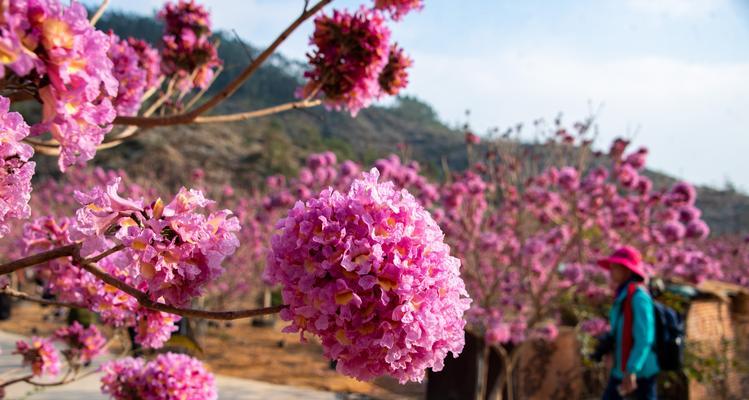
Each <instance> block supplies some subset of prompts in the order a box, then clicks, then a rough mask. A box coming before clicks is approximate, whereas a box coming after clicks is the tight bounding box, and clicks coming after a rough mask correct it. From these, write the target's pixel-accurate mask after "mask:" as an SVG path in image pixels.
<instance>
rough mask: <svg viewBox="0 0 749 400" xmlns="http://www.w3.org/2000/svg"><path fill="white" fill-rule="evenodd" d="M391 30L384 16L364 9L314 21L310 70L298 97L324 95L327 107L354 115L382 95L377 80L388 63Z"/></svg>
mask: <svg viewBox="0 0 749 400" xmlns="http://www.w3.org/2000/svg"><path fill="white" fill-rule="evenodd" d="M389 38H390V30H389V29H388V28H387V27H386V26H385V21H384V19H383V18H382V15H381V14H380V13H379V12H377V11H373V10H368V9H366V8H364V7H362V8H360V9H359V11H358V12H355V13H353V14H351V13H349V12H348V11H338V10H335V11H333V15H332V16H328V15H325V14H322V15H320V16H319V17H317V18H316V19H315V32H314V33H313V34H312V38H311V39H310V43H311V44H312V45H314V46H315V47H316V48H315V50H314V51H313V52H312V54H310V55H309V56H308V58H309V63H310V66H311V67H312V69H311V70H309V71H307V72H305V73H304V77H305V78H307V79H308V82H307V84H306V85H305V86H304V87H302V88H300V89H299V90H298V93H297V95H298V96H299V97H302V98H305V97H310V96H315V95H316V93H318V92H319V93H321V94H324V103H325V105H326V107H328V108H332V109H335V110H343V109H346V110H348V111H349V112H350V113H351V115H352V116H356V114H357V113H358V112H359V110H361V109H362V108H364V107H367V106H369V104H371V102H372V100H373V99H374V98H375V97H377V96H378V95H379V93H380V84H379V82H378V78H379V77H380V74H381V73H382V71H383V69H384V68H385V65H386V64H387V62H388V55H389V53H390V52H389V45H388V40H389Z"/></svg>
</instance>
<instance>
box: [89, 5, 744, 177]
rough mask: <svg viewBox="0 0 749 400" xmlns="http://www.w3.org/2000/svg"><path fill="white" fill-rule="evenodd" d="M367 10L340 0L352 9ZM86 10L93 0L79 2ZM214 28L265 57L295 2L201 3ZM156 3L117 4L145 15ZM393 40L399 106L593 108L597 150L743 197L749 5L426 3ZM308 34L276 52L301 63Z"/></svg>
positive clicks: (573, 111) (492, 113) (495, 115)
mask: <svg viewBox="0 0 749 400" xmlns="http://www.w3.org/2000/svg"><path fill="white" fill-rule="evenodd" d="M369 1H370V0H358V1H354V0H336V1H334V2H333V6H334V7H348V8H353V7H357V6H358V5H359V4H362V3H365V2H366V3H368V2H369ZM86 3H87V4H95V3H96V2H94V1H86ZM203 3H204V4H206V5H207V6H208V7H209V8H210V9H211V11H212V15H213V21H214V25H215V26H216V27H217V28H220V29H235V30H236V31H237V32H238V33H239V34H240V36H242V37H243V38H244V39H246V40H248V41H250V42H251V43H253V44H254V45H255V46H264V45H265V44H267V43H269V42H270V41H271V40H273V39H274V38H275V36H276V35H277V34H278V33H279V32H280V31H281V30H283V28H284V27H285V26H286V25H287V24H288V22H289V21H290V20H291V19H292V18H294V17H296V15H297V14H298V13H299V12H300V11H301V7H302V4H303V1H302V0H214V1H204V2H203ZM161 4H163V2H162V1H157V0H128V1H124V0H113V1H112V2H111V7H113V8H118V9H124V10H131V11H136V12H139V13H149V12H151V11H152V10H154V9H156V8H159V7H160V6H161ZM392 28H393V37H394V39H395V40H397V41H398V42H399V43H400V44H401V45H402V46H403V47H405V48H406V49H407V51H408V52H409V53H410V54H411V55H412V57H413V58H414V59H415V65H414V68H413V71H412V77H411V85H410V86H409V88H408V90H407V93H408V94H413V95H416V96H419V97H421V98H423V99H425V100H426V101H428V102H429V103H431V104H432V105H433V106H434V107H435V109H436V110H437V111H438V113H439V115H440V116H441V118H442V119H443V120H445V121H446V122H448V123H451V124H457V123H462V122H464V111H465V110H466V109H470V110H471V118H470V123H471V124H472V126H473V127H474V128H475V129H476V130H477V131H478V132H482V131H485V130H487V129H488V128H490V127H494V126H498V127H500V128H504V127H507V126H510V125H514V124H515V123H518V122H525V123H529V122H531V121H532V120H534V119H536V118H540V117H543V118H546V119H547V120H551V119H553V118H554V117H555V116H556V115H557V114H558V113H559V112H562V113H563V114H564V115H565V120H566V121H567V122H572V121H574V120H576V119H581V118H584V117H586V116H587V115H588V114H589V113H590V112H591V110H593V109H598V108H599V107H600V109H601V111H600V113H599V114H598V115H599V117H598V123H599V127H600V136H599V141H598V143H599V145H600V146H601V147H605V146H606V145H607V144H608V143H609V142H610V140H611V139H612V138H614V137H616V136H622V135H623V136H626V137H630V138H631V139H633V141H634V142H635V144H637V145H645V146H647V147H649V148H650V150H651V156H650V159H649V164H650V166H651V167H653V168H655V169H657V170H661V171H664V172H668V173H670V174H674V175H677V176H679V177H683V178H686V179H689V180H690V181H694V182H697V183H701V184H710V185H713V186H723V184H724V183H725V181H726V180H730V181H732V182H733V183H734V184H735V185H737V186H738V187H739V188H740V189H742V190H743V191H744V192H747V191H749V1H746V0H616V1H615V0H580V1H541V0H525V1H519V0H512V1H510V0H465V1H454V0H426V8H425V9H424V10H423V11H422V12H421V13H418V14H410V15H408V16H407V17H406V18H405V19H404V20H403V21H402V22H401V23H399V24H397V25H395V26H393V27H392ZM310 32H311V24H309V23H308V24H306V25H305V26H303V27H302V28H301V29H300V30H299V31H297V32H296V33H295V34H294V35H293V36H292V37H291V38H290V39H289V40H288V41H287V42H286V43H285V44H284V45H283V46H282V47H281V49H280V51H281V52H282V53H283V54H284V55H286V56H288V57H292V58H296V59H302V58H303V57H304V54H305V51H306V50H307V37H308V36H309V34H310Z"/></svg>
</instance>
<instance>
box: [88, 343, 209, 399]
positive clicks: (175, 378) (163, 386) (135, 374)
mask: <svg viewBox="0 0 749 400" xmlns="http://www.w3.org/2000/svg"><path fill="white" fill-rule="evenodd" d="M102 370H103V371H104V376H102V378H101V391H102V393H105V394H109V395H110V396H112V397H113V398H114V399H115V400H215V399H217V398H218V393H217V390H216V381H215V378H214V377H213V374H211V373H210V372H208V371H207V370H206V369H205V366H203V363H201V362H200V361H198V360H196V359H194V358H192V357H190V356H187V355H184V354H174V353H166V354H159V355H158V356H156V358H155V359H154V360H153V361H150V362H148V363H146V362H144V361H143V360H142V359H140V358H124V359H120V360H115V361H110V362H108V363H106V364H104V365H103V366H102Z"/></svg>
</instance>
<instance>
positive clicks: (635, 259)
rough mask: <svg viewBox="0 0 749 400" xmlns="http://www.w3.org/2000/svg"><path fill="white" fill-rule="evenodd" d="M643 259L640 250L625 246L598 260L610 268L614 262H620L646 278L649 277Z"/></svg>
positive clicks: (603, 265)
mask: <svg viewBox="0 0 749 400" xmlns="http://www.w3.org/2000/svg"><path fill="white" fill-rule="evenodd" d="M641 259H642V257H641V256H640V252H639V251H637V250H636V249H634V248H632V247H629V246H624V247H620V248H619V249H617V250H616V251H615V252H614V253H613V254H611V255H610V256H608V257H606V258H604V259H601V260H598V265H600V266H601V267H603V268H605V269H610V268H611V265H612V264H618V265H621V266H623V267H626V268H627V269H629V270H630V271H632V272H634V273H635V274H637V275H639V276H641V277H642V278H643V279H645V278H647V276H648V274H647V273H646V272H645V269H643V267H642V262H641Z"/></svg>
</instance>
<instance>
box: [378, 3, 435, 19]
mask: <svg viewBox="0 0 749 400" xmlns="http://www.w3.org/2000/svg"><path fill="white" fill-rule="evenodd" d="M374 3H375V8H376V9H378V10H383V11H387V12H389V13H390V17H391V18H393V20H395V21H398V20H400V19H401V18H403V16H404V15H406V14H408V13H409V12H411V11H414V10H421V9H422V8H424V0H374Z"/></svg>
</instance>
